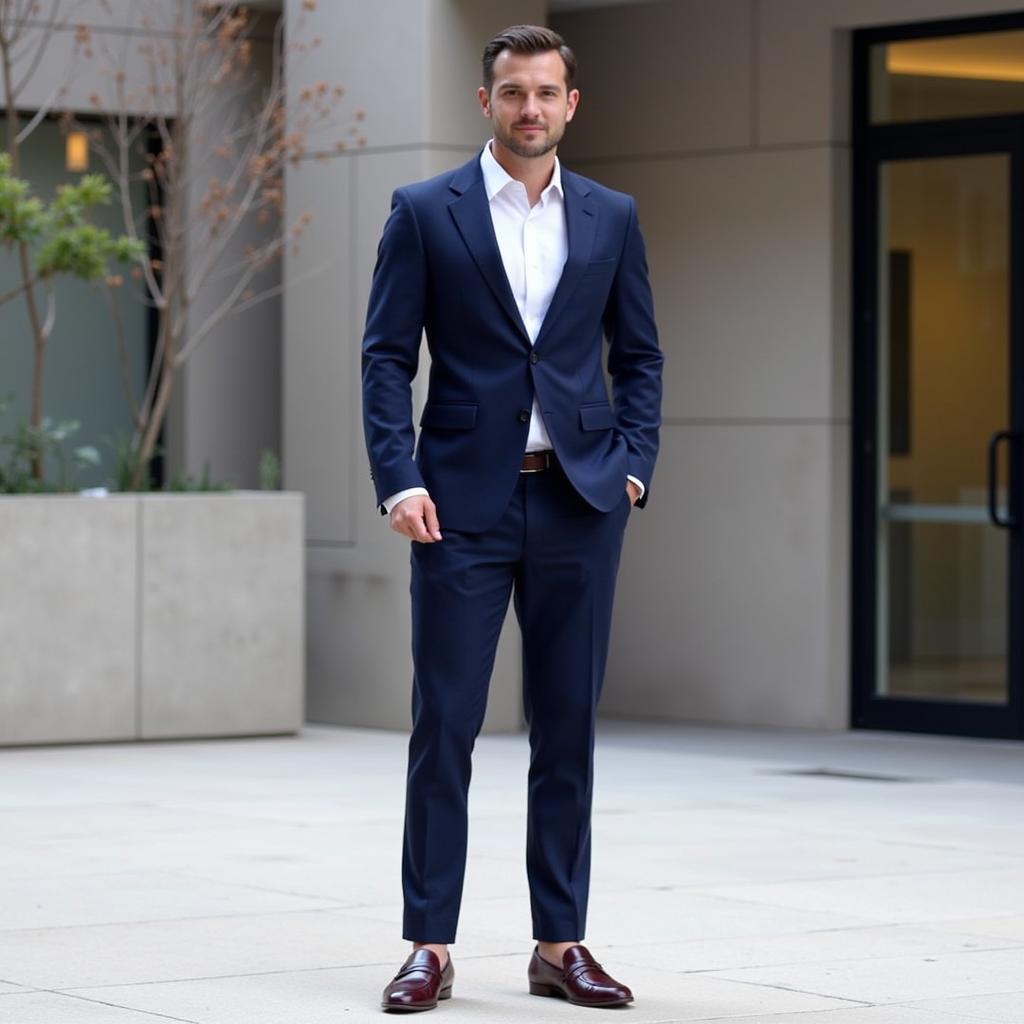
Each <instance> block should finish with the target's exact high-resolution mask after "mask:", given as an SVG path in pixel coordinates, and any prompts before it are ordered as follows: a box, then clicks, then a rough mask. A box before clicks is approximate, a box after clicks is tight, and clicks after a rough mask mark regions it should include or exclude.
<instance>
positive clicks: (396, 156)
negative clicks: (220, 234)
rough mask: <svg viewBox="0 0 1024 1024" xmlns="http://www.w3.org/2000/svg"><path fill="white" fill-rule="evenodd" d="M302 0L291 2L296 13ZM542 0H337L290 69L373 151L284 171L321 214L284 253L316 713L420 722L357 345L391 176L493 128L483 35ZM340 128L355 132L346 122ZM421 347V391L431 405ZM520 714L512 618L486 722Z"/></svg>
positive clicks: (436, 159) (289, 460)
mask: <svg viewBox="0 0 1024 1024" xmlns="http://www.w3.org/2000/svg"><path fill="white" fill-rule="evenodd" d="M301 6H302V5H301V3H300V2H299V0H289V2H288V3H287V4H286V12H287V17H288V18H289V23H292V22H294V21H295V20H296V19H297V18H298V17H299V14H300V11H301ZM543 18H544V4H543V2H542V0H529V2H523V0H485V2H479V0H378V2H375V3H373V4H366V3H361V2H359V0H338V2H335V3H332V4H320V5H319V7H318V9H317V11H316V12H315V14H314V15H312V16H311V18H310V24H311V25H313V26H315V27H316V34H317V35H319V36H320V37H321V38H322V39H323V44H322V45H321V46H320V47H319V48H318V49H317V50H315V51H312V52H311V53H309V54H306V55H305V58H304V61H303V63H302V66H301V68H299V69H298V70H297V72H296V73H295V74H294V75H293V78H292V85H293V87H294V89H296V90H298V89H301V88H303V87H304V86H305V85H308V84H310V83H313V82H315V81H317V80H320V79H323V80H325V81H327V82H328V84H329V85H331V86H333V85H334V84H336V83H340V84H342V85H343V86H344V87H345V88H346V90H347V97H348V101H349V105H348V107H347V110H348V112H349V114H351V113H353V112H354V111H355V110H356V109H359V108H361V109H362V110H363V111H364V114H365V116H364V118H363V120H362V121H361V122H359V125H360V128H361V130H362V133H363V135H364V136H365V138H366V145H365V146H364V147H361V148H360V147H357V148H352V147H351V146H350V147H349V148H348V149H346V150H345V151H343V152H338V151H337V150H336V149H334V147H333V139H332V138H330V137H329V138H327V139H325V140H323V143H322V151H321V152H320V153H319V154H318V153H316V152H314V151H313V150H311V152H310V156H309V158H308V159H306V160H303V161H302V162H301V163H300V164H299V166H297V167H295V168H290V169H289V173H288V178H287V187H286V194H287V202H288V206H289V216H292V211H296V212H297V211H300V210H310V211H312V212H314V213H315V215H316V219H315V222H314V225H313V227H314V228H315V229H316V230H315V231H310V233H309V236H308V238H306V239H305V240H304V242H303V246H302V249H301V252H300V253H299V254H298V255H297V256H295V257H291V256H289V259H288V261H287V265H286V276H287V279H288V284H289V287H288V290H287V292H286V294H285V300H284V321H285V338H286V343H285V351H284V446H285V479H286V483H287V486H288V487H289V488H294V489H300V490H304V491H306V493H307V494H308V496H309V502H308V520H307V530H308V539H307V545H308V547H307V567H308V591H307V609H308V629H309V633H308V657H309V661H308V665H307V678H308V695H307V714H308V717H309V718H310V720H311V721H321V722H341V723H347V724H356V725H369V726H378V727H389V728H407V727H408V726H409V724H410V722H411V716H410V699H411V690H410V685H411V675H412V663H411V656H410V653H409V647H410V627H409V590H408V587H409V542H408V541H405V540H402V539H401V538H400V537H398V536H397V535H396V534H394V533H392V532H391V531H390V530H389V529H388V527H387V522H386V520H385V519H383V518H382V517H381V516H380V514H379V513H378V512H377V510H376V507H375V500H374V495H373V489H372V487H371V484H370V479H369V469H368V463H367V459H366V453H365V448H364V445H363V434H362V416H361V401H360V372H359V363H360V355H359V353H360V342H361V338H362V330H363V323H364V317H365V312H366V299H367V295H368V293H369V284H370V276H371V273H372V270H373V264H374V259H375V257H376V250H377V242H378V240H379V238H380V232H381V229H382V227H383V225H384V221H385V219H386V217H387V214H388V211H389V209H390V197H391V192H392V190H393V189H394V188H396V187H397V186H399V185H403V184H406V183H408V182H411V181H416V180H420V179H422V178H426V177H429V176H431V175H433V174H437V173H440V172H441V171H443V170H445V169H446V168H450V167H456V166H458V165H459V164H461V163H463V162H465V160H467V159H468V158H469V157H470V156H471V155H472V154H473V153H475V152H476V151H477V149H478V148H479V147H480V146H481V145H482V144H483V142H484V141H485V140H486V139H487V138H488V137H489V132H488V130H487V122H486V121H485V120H484V119H483V118H482V117H481V115H480V114H479V112H478V109H477V106H476V101H475V98H474V97H475V90H476V86H477V82H478V78H479V58H480V53H481V51H482V50H483V47H484V44H485V43H486V42H487V40H488V39H489V38H491V36H492V35H493V34H494V33H495V32H497V31H498V30H499V29H501V28H502V27H504V26H505V25H507V24H510V23H512V22H515V21H526V20H533V21H538V20H543ZM343 137H344V138H348V136H347V135H346V134H344V133H343ZM426 365H427V364H426V354H425V351H424V355H423V358H422V359H421V363H420V373H419V375H418V376H417V379H416V383H415V387H414V395H415V400H416V403H417V405H418V403H419V402H421V401H422V397H423V395H422V385H423V382H424V381H425V377H426V374H425V369H426ZM521 722H522V702H521V694H520V669H519V656H518V645H517V641H516V635H515V633H514V632H513V631H511V630H510V629H509V628H507V627H506V631H505V634H504V636H503V638H502V641H501V645H500V647H499V654H498V662H497V665H496V668H495V673H494V679H493V681H492V687H491V695H490V700H489V703H488V712H487V718H486V720H485V722H484V730H485V731H495V730H507V729H518V728H520V726H521Z"/></svg>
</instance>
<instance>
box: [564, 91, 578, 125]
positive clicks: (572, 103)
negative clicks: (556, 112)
mask: <svg viewBox="0 0 1024 1024" xmlns="http://www.w3.org/2000/svg"><path fill="white" fill-rule="evenodd" d="M579 101H580V91H579V89H570V90H569V97H568V99H567V101H566V105H565V119H566V121H571V120H572V119H573V117H575V115H576V105H577V104H578V103H579Z"/></svg>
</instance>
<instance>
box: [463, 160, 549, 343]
mask: <svg viewBox="0 0 1024 1024" xmlns="http://www.w3.org/2000/svg"><path fill="white" fill-rule="evenodd" d="M474 172H475V173H474ZM448 187H449V188H450V189H451V190H452V191H453V192H455V193H457V197H456V198H455V199H453V200H452V202H451V203H449V205H448V209H449V210H451V214H452V217H453V219H454V220H455V226H456V227H457V228H458V229H459V234H460V235H462V240H463V241H464V242H465V243H466V248H468V249H469V251H470V254H471V255H472V257H473V260H474V262H475V263H476V265H477V267H479V268H480V273H481V274H483V277H484V280H485V281H486V282H487V285H488V287H489V288H490V289H491V291H492V292H493V293H494V297H495V298H496V299H497V300H498V304H499V305H500V306H501V308H502V309H504V310H505V312H506V313H507V314H508V316H509V318H510V319H511V321H512V323H513V324H514V325H515V326H516V327H517V328H518V330H519V333H520V334H521V335H522V338H523V341H524V343H525V344H526V345H529V344H530V335H529V334H528V333H527V330H526V325H525V324H524V323H523V318H522V317H521V316H520V315H519V307H518V306H517V305H516V300H515V296H514V295H513V294H512V288H511V287H510V286H509V283H508V275H507V274H506V273H505V265H504V264H503V263H502V262H501V252H500V251H499V249H498V239H497V238H496V237H495V234H494V224H493V223H492V221H491V210H490V207H489V205H488V203H487V191H486V189H485V188H484V179H483V173H482V172H481V170H480V160H479V157H474V158H473V159H472V160H471V161H470V162H469V163H467V164H464V165H463V166H462V167H460V168H459V170H458V171H456V173H455V176H454V177H453V178H452V180H451V182H450V183H449V186H448Z"/></svg>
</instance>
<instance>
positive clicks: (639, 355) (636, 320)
mask: <svg viewBox="0 0 1024 1024" xmlns="http://www.w3.org/2000/svg"><path fill="white" fill-rule="evenodd" d="M604 333H605V337H606V338H607V339H608V345H609V348H608V373H609V376H610V377H611V381H612V405H613V407H614V410H615V425H616V428H617V429H618V431H619V432H620V433H621V434H622V436H623V437H624V438H625V441H626V449H627V451H628V466H627V472H628V473H629V474H630V475H632V476H635V477H637V478H638V479H640V480H642V481H643V482H644V485H645V488H644V493H643V494H642V495H641V497H640V498H639V499H638V500H637V506H638V507H640V508H642V507H643V506H644V505H646V504H647V499H648V498H649V497H650V493H651V478H652V477H653V476H654V462H655V459H656V457H657V454H658V443H659V429H660V427H661V368H662V364H663V363H664V361H665V357H664V355H663V354H662V351H661V349H660V348H659V346H658V328H657V327H656V325H655V323H654V299H653V297H652V295H651V285H650V281H649V279H648V273H647V257H646V253H645V249H644V240H643V236H642V235H641V234H640V224H639V222H638V220H637V215H636V201H635V200H634V199H632V197H631V198H630V200H629V214H628V223H627V226H626V236H625V240H624V242H623V247H622V256H621V258H620V259H619V267H618V270H617V271H616V274H615V279H614V280H613V281H612V287H611V291H610V293H609V296H608V303H607V305H606V306H605V312H604Z"/></svg>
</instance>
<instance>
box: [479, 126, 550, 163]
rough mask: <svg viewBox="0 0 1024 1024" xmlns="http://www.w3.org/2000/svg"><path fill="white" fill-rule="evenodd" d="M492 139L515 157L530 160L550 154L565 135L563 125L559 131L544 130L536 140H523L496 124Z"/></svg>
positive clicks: (512, 131) (511, 131)
mask: <svg viewBox="0 0 1024 1024" xmlns="http://www.w3.org/2000/svg"><path fill="white" fill-rule="evenodd" d="M493 129H494V137H495V138H496V139H497V140H498V141H499V142H500V143H501V144H502V145H503V146H504V147H505V148H506V149H508V150H510V151H511V152H513V153H515V155H516V156H521V157H525V158H527V159H530V158H531V157H538V156H543V155H544V154H545V153H550V152H551V150H553V149H554V148H555V146H557V145H558V144H559V143H560V142H561V141H562V136H563V135H564V134H565V126H564V125H563V126H562V128H561V129H560V130H559V131H551V130H549V129H544V130H543V132H542V133H540V134H539V136H538V137H537V138H533V139H531V138H523V137H522V136H521V135H517V134H516V133H515V131H514V129H513V130H509V131H506V130H505V129H504V128H503V127H501V126H500V125H499V124H497V123H496V122H495V123H494V125H493Z"/></svg>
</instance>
